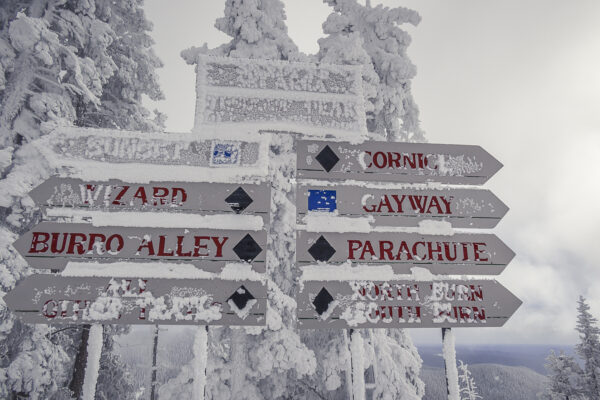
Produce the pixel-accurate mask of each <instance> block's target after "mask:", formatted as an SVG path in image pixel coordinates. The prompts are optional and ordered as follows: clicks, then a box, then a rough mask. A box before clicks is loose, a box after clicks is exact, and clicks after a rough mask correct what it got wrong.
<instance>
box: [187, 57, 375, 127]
mask: <svg viewBox="0 0 600 400" xmlns="http://www.w3.org/2000/svg"><path fill="white" fill-rule="evenodd" d="M196 63H197V68H196V71H197V75H196V94H197V101H196V121H195V123H194V129H195V130H196V131H198V132H201V131H204V130H206V129H207V128H209V129H219V128H225V129H231V127H232V126H235V125H236V124H238V125H241V126H243V127H244V128H245V127H248V126H256V128H257V129H262V130H266V129H271V130H279V131H287V132H302V133H308V134H315V135H323V136H324V135H326V134H334V133H336V134H339V135H341V136H342V135H343V136H345V137H348V136H354V137H362V136H363V135H366V133H367V127H366V121H365V109H364V97H363V91H362V74H361V68H360V66H356V65H331V64H323V63H320V64H314V63H303V62H289V61H274V60H257V59H237V58H230V57H227V58H222V57H214V56H207V55H203V54H201V55H199V56H198V58H197V59H196ZM265 77H267V78H266V79H265Z"/></svg>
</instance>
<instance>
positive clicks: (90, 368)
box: [81, 324, 103, 400]
mask: <svg viewBox="0 0 600 400" xmlns="http://www.w3.org/2000/svg"><path fill="white" fill-rule="evenodd" d="M102 342H103V341H102V325H98V324H94V325H92V326H91V327H90V336H89V339H88V346H87V363H86V366H85V376H84V379H83V388H82V396H81V398H82V400H94V398H95V396H96V383H97V382H98V371H99V370H100V356H101V355H102Z"/></svg>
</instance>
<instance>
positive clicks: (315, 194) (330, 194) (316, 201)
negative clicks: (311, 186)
mask: <svg viewBox="0 0 600 400" xmlns="http://www.w3.org/2000/svg"><path fill="white" fill-rule="evenodd" d="M336 195H337V194H336V191H335V190H309V191H308V211H325V212H334V211H335V210H336V209H337V198H336Z"/></svg>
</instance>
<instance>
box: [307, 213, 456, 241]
mask: <svg viewBox="0 0 600 400" xmlns="http://www.w3.org/2000/svg"><path fill="white" fill-rule="evenodd" d="M374 221H375V220H374V218H373V217H372V216H370V215H369V216H366V217H343V216H337V215H335V213H333V215H332V213H329V212H320V211H309V212H308V214H306V215H305V216H304V217H303V218H302V222H304V223H305V224H306V225H298V226H297V228H298V229H304V230H306V231H307V232H338V233H343V232H354V233H369V232H406V233H420V234H423V235H441V236H452V235H454V233H455V231H454V229H453V228H452V224H451V223H450V222H447V221H435V220H423V221H419V226H418V227H403V226H373V223H374Z"/></svg>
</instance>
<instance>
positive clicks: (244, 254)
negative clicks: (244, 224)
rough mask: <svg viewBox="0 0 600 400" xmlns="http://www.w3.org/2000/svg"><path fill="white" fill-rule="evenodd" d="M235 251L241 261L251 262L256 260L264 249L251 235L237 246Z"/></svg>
mask: <svg viewBox="0 0 600 400" xmlns="http://www.w3.org/2000/svg"><path fill="white" fill-rule="evenodd" d="M233 251H234V252H235V254H237V256H238V257H239V258H240V260H243V261H247V262H250V261H252V260H254V259H255V258H256V256H257V255H259V254H260V252H261V251H262V247H260V246H259V245H258V243H256V241H255V240H254V239H252V236H250V234H248V235H246V236H244V238H243V239H242V240H240V242H239V243H238V244H236V245H235V247H234V248H233Z"/></svg>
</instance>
